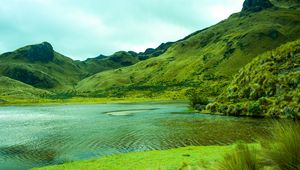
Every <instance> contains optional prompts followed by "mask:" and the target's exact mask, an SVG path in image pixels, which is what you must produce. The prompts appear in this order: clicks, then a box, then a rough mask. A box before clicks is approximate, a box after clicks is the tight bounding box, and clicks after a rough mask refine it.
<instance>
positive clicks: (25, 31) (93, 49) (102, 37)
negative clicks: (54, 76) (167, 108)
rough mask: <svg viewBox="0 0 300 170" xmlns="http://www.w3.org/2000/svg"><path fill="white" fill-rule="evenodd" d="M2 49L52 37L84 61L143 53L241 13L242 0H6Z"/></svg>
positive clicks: (1, 13)
mask: <svg viewBox="0 0 300 170" xmlns="http://www.w3.org/2000/svg"><path fill="white" fill-rule="evenodd" d="M1 2H2V3H1V6H0V37H1V40H0V53H2V52H6V51H12V50H14V49H16V48H19V47H21V46H24V45H28V44H35V43H40V42H42V41H49V42H50V43H52V45H53V46H54V48H55V49H56V51H59V52H61V53H62V54H65V55H67V56H69V57H71V58H74V59H81V60H83V59H85V58H88V57H95V56H97V55H99V54H100V53H102V54H106V55H109V54H112V53H113V52H115V51H118V50H134V51H144V50H145V49H146V48H148V47H156V46H158V45H159V44H160V43H162V42H167V41H175V40H178V39H181V38H183V37H185V36H187V35H188V34H190V33H192V32H194V31H197V30H199V29H202V28H204V27H207V26H210V25H212V24H215V23H217V22H219V21H221V20H223V19H225V18H227V17H228V16H229V15H230V14H231V13H233V12H238V11H239V10H240V9H241V7H242V2H243V0H215V1H211V0H201V1H199V0H176V1H174V0H143V1H141V0H128V1H125V0H110V1H107V0H97V1H96V0H2V1H1Z"/></svg>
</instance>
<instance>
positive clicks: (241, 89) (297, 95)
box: [206, 40, 300, 118]
mask: <svg viewBox="0 0 300 170" xmlns="http://www.w3.org/2000/svg"><path fill="white" fill-rule="evenodd" d="M206 108H207V109H208V110H210V111H212V112H221V113H223V114H227V115H251V116H265V115H267V116H273V117H279V116H284V117H290V118H296V117H297V114H298V116H300V115H299V113H300V40H297V41H295V42H291V43H287V44H285V45H283V46H281V47H279V48H277V49H275V50H273V51H269V52H266V53H264V54H262V55H260V56H259V57H257V58H255V59H254V60H253V61H252V62H251V63H249V64H247V65H246V66H245V67H244V68H243V69H241V70H240V71H239V73H238V74H237V75H236V76H235V77H234V79H233V81H232V82H231V83H230V85H229V86H228V87H227V90H226V91H225V92H224V93H222V95H221V96H219V97H218V99H217V102H215V103H211V104H208V105H207V107H206Z"/></svg>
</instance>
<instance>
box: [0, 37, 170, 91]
mask: <svg viewBox="0 0 300 170" xmlns="http://www.w3.org/2000/svg"><path fill="white" fill-rule="evenodd" d="M171 44H172V43H166V44H162V45H160V46H159V47H158V48H156V49H147V50H146V51H145V52H143V53H135V52H133V51H130V52H124V51H120V52H116V53H115V54H113V55H111V56H103V55H100V56H99V57H96V58H91V59H88V60H86V61H74V60H72V59H70V58H68V57H66V56H63V55H61V54H59V53H57V52H55V51H54V50H53V47H52V46H51V44H49V43H47V42H44V43H41V44H35V45H29V46H26V47H22V48H20V49H17V50H16V51H13V52H8V53H4V54H2V55H0V75H2V76H6V77H9V78H11V79H14V80H17V81H20V82H23V83H25V84H28V85H30V86H34V87H36V88H40V89H48V90H51V91H55V92H58V93H64V91H70V90H73V89H74V86H75V85H76V84H77V82H79V81H80V80H82V79H83V78H85V77H88V76H90V75H93V74H95V73H98V72H101V71H104V70H111V69H116V68H120V67H125V66H130V65H133V64H135V63H137V62H139V61H141V60H146V59H148V58H151V57H156V56H158V55H160V54H162V53H164V52H165V51H166V50H167V49H168V48H169V46H170V45H171ZM2 86H4V85H2Z"/></svg>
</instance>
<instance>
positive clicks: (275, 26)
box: [76, 7, 300, 98]
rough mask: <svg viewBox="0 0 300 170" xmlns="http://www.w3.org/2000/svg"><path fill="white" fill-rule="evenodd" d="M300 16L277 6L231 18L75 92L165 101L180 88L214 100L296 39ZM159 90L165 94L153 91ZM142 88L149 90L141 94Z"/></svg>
mask: <svg viewBox="0 0 300 170" xmlns="http://www.w3.org/2000/svg"><path fill="white" fill-rule="evenodd" d="M299 15H300V11H298V10H291V9H283V8H275V7H274V8H269V9H265V10H262V11H259V12H254V13H253V12H241V13H237V14H233V15H232V16H231V17H229V18H228V19H227V20H224V21H222V22H220V23H219V24H217V25H215V26H212V27H209V28H207V29H204V30H201V31H198V32H196V33H194V34H192V35H190V36H188V37H186V38H185V39H182V40H180V41H178V42H175V43H174V44H173V45H172V46H171V47H170V48H169V49H168V50H167V51H166V52H165V53H163V54H162V55H160V56H159V57H155V58H150V59H148V60H145V61H141V62H138V63H136V64H134V65H132V66H129V67H124V68H120V69H116V70H111V71H105V72H101V73H98V74H95V75H93V76H90V77H88V78H86V79H84V80H82V81H80V82H79V83H78V85H77V86H76V90H77V91H78V92H79V93H80V94H102V92H103V91H105V92H106V93H109V92H110V91H111V90H110V89H114V90H113V91H116V90H117V91H118V93H119V94H121V96H123V97H129V96H132V95H134V94H136V93H138V94H139V95H140V96H144V97H145V96H148V95H149V93H151V95H153V96H159V95H164V96H167V95H168V93H169V92H170V91H174V89H180V91H178V93H177V94H176V95H178V96H180V97H181V98H184V95H185V94H186V93H188V91H189V90H190V89H195V90H198V91H201V92H203V94H202V95H204V96H207V97H210V96H213V97H214V96H218V94H220V92H222V91H223V89H224V87H226V85H227V84H228V82H230V80H231V78H232V76H233V75H234V74H236V73H237V72H238V70H239V69H240V68H242V67H243V66H245V65H246V64H248V63H249V62H250V61H252V59H253V58H255V57H256V56H257V55H259V54H261V53H264V52H266V51H269V50H272V49H275V48H277V47H278V46H280V45H281V44H284V43H286V42H288V41H291V40H295V39H297V38H300V34H299V31H300V24H299V22H300V19H299V17H298V16H299ZM258 44H261V45H258ZM158 86H160V87H161V88H160V89H163V90H159V91H156V87H158ZM133 87H134V88H133ZM143 87H147V88H148V90H140V89H144V88H143ZM154 87H155V88H154ZM128 88H130V89H131V90H128ZM163 93H164V94H163ZM108 95H112V94H111V93H109V94H108ZM171 98H172V97H171ZM175 98H176V97H175Z"/></svg>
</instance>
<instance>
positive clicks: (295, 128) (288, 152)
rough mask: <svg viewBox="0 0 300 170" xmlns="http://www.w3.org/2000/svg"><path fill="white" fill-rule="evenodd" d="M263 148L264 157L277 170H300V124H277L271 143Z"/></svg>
mask: <svg viewBox="0 0 300 170" xmlns="http://www.w3.org/2000/svg"><path fill="white" fill-rule="evenodd" d="M268 143H269V145H267V146H265V150H266V151H265V152H266V157H267V158H268V159H270V160H271V161H272V162H273V164H275V165H276V167H278V168H279V169H284V170H298V169H300V124H299V122H293V123H288V124H282V123H277V124H276V129H275V131H274V132H273V134H272V139H271V142H270V141H269V142H268Z"/></svg>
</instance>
